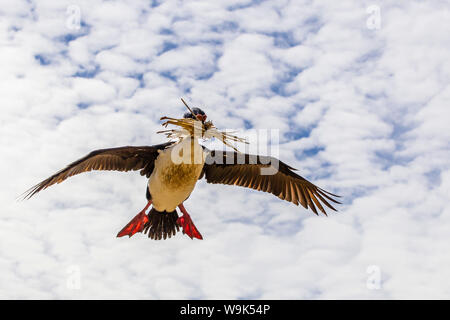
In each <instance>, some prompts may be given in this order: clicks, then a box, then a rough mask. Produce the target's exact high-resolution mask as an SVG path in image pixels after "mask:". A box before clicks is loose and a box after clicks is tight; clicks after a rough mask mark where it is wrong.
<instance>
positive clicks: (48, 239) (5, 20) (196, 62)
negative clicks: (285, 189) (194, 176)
mask: <svg viewBox="0 0 450 320" xmlns="http://www.w3.org/2000/svg"><path fill="white" fill-rule="evenodd" d="M449 34H450V9H449V3H448V2H447V1H437V0H436V1H402V2H401V3H394V2H392V1H306V0H305V1H301V0H296V1H259V0H255V1H247V0H233V1H225V0H224V1H206V0H205V1H157V0H154V1H138V0H130V1H93V0H86V1H81V0H80V1H77V0H72V1H53V0H52V1H50V0H40V1H33V0H28V1H19V0H17V1H14V3H13V4H12V3H11V2H10V1H6V0H1V1H0V48H1V49H0V147H1V150H2V151H1V158H0V159H1V160H0V161H1V166H0V179H1V180H0V181H1V183H0V188H1V189H0V203H1V204H0V208H1V210H0V298H3V299H5V298H7V299H17V298H24V299H37V298H42V299H78V298H86V299H103V298H104V299H112V298H125V299H175V298H179V299H183V298H193V299H199V298H203V299H220V298H222V299H228V298H229V299H236V298H243V299H249V298H251V299H264V298H270V299H337V298H343V299H350V298H357V299H358V298H365V299H380V298H388V299H400V298H447V299H448V298H450V285H449V281H448V280H449V279H450V255H449V252H450V211H449V208H448V204H449V200H450V162H449V158H450V152H449V150H450V148H449V147H450V145H449V144H450V143H449V141H450V130H449V129H448V127H449V125H448V123H449V119H450V109H449V107H450V106H449V101H450V60H449V48H450V46H449V42H448V39H449V38H448V35H449ZM180 97H184V98H185V99H186V100H187V101H189V102H190V103H191V105H193V106H201V107H202V108H203V109H204V110H205V111H206V112H207V114H208V116H209V118H210V119H212V120H214V123H215V125H216V126H217V127H219V128H231V129H237V130H240V132H241V133H245V132H246V131H250V130H270V129H274V130H279V134H280V137H279V142H280V144H279V146H278V147H279V154H280V157H281V159H282V160H283V161H285V162H287V163H289V164H290V165H292V166H294V167H296V168H298V169H299V173H300V174H301V175H302V176H304V177H306V178H308V179H310V180H311V181H313V182H315V183H317V184H318V185H319V186H321V187H322V188H325V189H327V190H329V191H331V192H334V193H338V194H340V195H342V197H343V198H342V199H343V204H342V205H340V206H339V212H338V213H336V214H334V213H332V214H330V215H329V216H328V217H324V216H319V217H318V216H315V215H314V214H313V213H311V212H308V211H306V210H305V209H303V208H302V207H296V206H294V205H292V204H289V203H287V202H283V201H281V200H279V199H278V198H276V197H274V196H272V195H270V194H263V193H259V192H256V191H252V190H245V189H243V188H235V187H231V186H221V185H207V184H206V182H205V181H200V182H199V183H198V185H197V188H196V190H195V192H194V193H193V194H192V195H191V197H190V199H189V200H188V201H187V202H186V203H185V205H186V208H187V210H188V211H189V212H190V213H191V215H192V216H193V219H194V221H195V223H196V225H197V227H198V228H199V230H200V231H201V233H202V234H203V236H204V240H203V241H198V240H190V239H189V238H187V237H186V236H183V235H182V234H181V233H179V234H178V235H177V236H176V237H175V238H174V239H170V240H166V241H159V242H156V241H152V240H149V239H148V238H147V237H146V236H145V235H142V234H137V235H136V236H134V237H132V238H131V239H128V238H125V237H124V238H116V237H115V236H116V234H117V232H118V231H119V230H120V229H121V228H122V227H123V226H124V225H125V224H126V223H127V222H128V221H129V220H130V219H131V218H132V217H134V215H135V214H137V212H139V211H140V210H141V209H142V207H143V206H144V205H145V203H146V199H145V186H146V181H145V179H143V178H142V177H141V176H140V175H139V174H138V173H135V172H133V173H116V172H95V173H86V174H82V175H79V176H76V177H73V178H71V179H69V180H67V181H66V182H64V183H63V184H61V185H57V186H54V187H51V188H50V189H48V190H46V191H45V192H42V193H40V194H38V195H37V196H36V197H35V198H33V199H31V200H30V201H24V202H17V201H16V198H17V197H18V196H19V195H20V194H21V193H22V192H24V191H25V190H26V189H28V188H29V187H31V186H32V185H34V184H35V183H37V182H39V181H41V180H42V179H44V178H46V177H48V176H49V175H51V174H53V173H54V172H56V171H57V170H59V169H61V168H62V167H64V166H65V165H66V164H68V163H70V162H71V161H73V160H75V159H78V158H79V157H81V156H83V155H85V154H86V153H88V152H89V151H91V150H94V149H100V148H107V147H115V146H123V145H152V144H155V143H160V142H162V141H164V140H165V139H164V137H163V136H161V135H156V134H155V132H156V131H158V130H160V129H161V126H160V123H161V122H160V121H159V118H160V117H161V116H164V115H169V116H179V115H180V114H181V113H183V112H184V111H185V109H184V107H183V105H182V104H181V103H180V100H179V99H180Z"/></svg>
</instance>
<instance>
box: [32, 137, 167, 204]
mask: <svg viewBox="0 0 450 320" xmlns="http://www.w3.org/2000/svg"><path fill="white" fill-rule="evenodd" d="M172 143H173V142H167V143H163V144H159V145H155V146H151V147H147V146H144V147H119V148H110V149H101V150H95V151H92V152H91V153H89V154H88V155H87V156H85V157H83V158H81V159H79V160H77V161H75V162H73V163H71V164H69V165H68V166H67V167H66V168H64V169H62V170H61V171H59V172H57V173H55V174H54V175H52V176H51V177H49V178H48V179H45V180H44V181H42V182H40V183H38V184H37V185H35V186H34V187H32V188H31V189H29V190H28V191H26V192H25V194H24V199H29V198H31V197H32V196H33V195H35V194H36V193H38V192H39V191H41V190H44V189H46V188H48V187H50V186H51V185H53V184H55V183H61V182H63V181H64V180H66V179H67V178H69V177H72V176H74V175H77V174H79V173H82V172H87V171H91V170H116V171H130V170H141V172H140V173H141V175H142V176H143V175H145V176H147V177H150V175H151V173H152V171H153V168H154V161H155V159H156V158H157V157H158V150H163V149H165V148H166V147H168V146H170V145H171V144H172Z"/></svg>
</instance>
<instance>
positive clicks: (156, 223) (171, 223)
mask: <svg viewBox="0 0 450 320" xmlns="http://www.w3.org/2000/svg"><path fill="white" fill-rule="evenodd" d="M177 219H178V213H177V211H176V210H175V211H172V212H166V211H164V212H160V211H157V210H155V208H152V209H151V210H150V212H149V214H148V222H147V223H146V224H145V225H144V230H143V231H142V232H143V233H144V234H145V233H148V237H149V238H150V239H153V240H162V239H164V240H166V239H167V238H170V237H172V236H174V235H175V234H176V233H177V232H178V231H180V227H179V226H178V224H177Z"/></svg>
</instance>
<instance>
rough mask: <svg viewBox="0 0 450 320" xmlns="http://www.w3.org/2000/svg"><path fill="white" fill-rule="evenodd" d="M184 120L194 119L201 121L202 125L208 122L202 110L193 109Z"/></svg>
mask: <svg viewBox="0 0 450 320" xmlns="http://www.w3.org/2000/svg"><path fill="white" fill-rule="evenodd" d="M183 118H185V119H194V120H198V121H201V122H202V123H205V121H206V118H207V117H206V114H205V112H204V111H203V110H202V109H200V108H192V112H186V113H185V114H184V115H183Z"/></svg>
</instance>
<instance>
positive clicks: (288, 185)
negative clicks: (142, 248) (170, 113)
mask: <svg viewBox="0 0 450 320" xmlns="http://www.w3.org/2000/svg"><path fill="white" fill-rule="evenodd" d="M181 100H182V101H183V103H184V104H185V106H186V107H187V108H188V110H189V112H187V113H185V114H184V115H183V118H181V119H176V118H168V117H163V118H161V119H162V120H167V121H166V122H165V123H164V124H163V125H164V126H166V127H167V126H168V125H175V126H178V127H179V128H180V129H169V130H163V131H160V132H158V133H165V134H166V135H167V137H168V138H169V139H170V140H169V141H168V142H166V143H163V144H158V145H153V146H141V147H136V146H126V147H118V148H109V149H100V150H95V151H92V152H91V153H89V154H88V155H86V156H85V157H83V158H81V159H79V160H76V161H75V162H73V163H71V164H69V165H68V166H67V167H65V168H64V169H62V170H60V171H58V172H57V173H55V174H54V175H52V176H51V177H49V178H47V179H45V180H44V181H42V182H40V183H38V184H37V185H35V186H33V187H32V188H30V189H29V190H27V191H26V192H25V194H24V198H25V199H29V198H31V197H32V196H34V195H35V194H36V193H38V192H40V191H42V190H44V189H46V188H48V187H50V186H51V185H54V184H57V183H61V182H63V181H64V180H66V179H67V178H69V177H72V176H74V175H77V174H80V173H82V172H88V171H91V170H115V171H132V170H134V171H136V170H139V171H140V174H141V175H142V176H145V177H146V178H147V179H148V182H147V189H146V199H147V204H146V205H145V207H144V208H143V209H142V210H141V211H140V212H139V213H138V214H137V215H136V216H135V217H134V218H133V219H132V220H131V221H130V222H129V223H128V224H127V225H126V226H125V227H124V228H123V229H122V230H121V231H120V232H119V233H118V234H117V237H122V236H125V235H128V236H129V237H131V236H133V235H134V234H135V233H137V232H143V233H144V234H145V233H147V234H148V237H149V238H151V239H155V240H161V239H167V238H171V237H172V236H174V235H175V234H176V233H177V232H178V231H179V230H180V228H181V229H182V232H183V233H184V234H186V235H187V236H189V237H190V238H191V239H193V238H197V239H203V237H202V235H201V233H200V232H199V231H198V229H197V227H196V226H195V224H194V222H193V221H192V218H191V217H190V215H189V213H188V212H187V210H186V208H185V207H184V202H185V201H186V200H187V199H188V198H189V196H190V194H191V193H192V191H193V190H194V187H195V185H196V183H197V181H198V180H200V179H202V178H205V179H206V182H208V183H211V184H217V183H219V184H225V185H235V186H241V187H246V188H251V189H255V190H258V191H264V192H268V193H272V194H273V195H275V196H277V197H279V198H280V199H282V200H286V201H289V202H291V203H293V204H295V205H297V206H298V205H299V204H301V205H302V206H303V207H304V208H305V209H308V208H309V209H311V210H312V211H313V212H314V213H315V214H318V210H320V211H321V212H322V213H324V214H325V215H326V211H325V208H324V206H326V207H328V208H330V209H332V210H334V211H336V209H335V208H334V207H333V206H332V205H331V204H330V202H333V203H340V202H339V201H337V200H336V199H335V198H336V197H339V196H337V195H335V194H333V193H330V192H328V191H325V190H324V189H321V188H319V187H318V186H316V185H314V184H313V183H311V182H309V181H308V180H306V179H305V178H303V177H301V176H300V175H298V174H297V173H295V172H294V171H295V170H296V169H294V168H293V167H291V166H289V165H287V164H285V163H284V162H282V161H280V160H278V159H276V158H274V157H270V156H260V155H251V154H246V153H241V152H239V151H237V150H236V149H235V148H234V147H233V146H232V145H231V144H230V142H231V141H237V142H246V141H245V140H244V139H242V138H239V137H236V136H234V135H231V134H228V133H224V132H221V131H219V130H217V129H216V127H215V126H214V125H213V124H212V122H211V121H206V119H207V116H206V114H205V112H204V111H203V110H201V109H200V108H193V109H191V108H190V107H189V106H188V105H187V104H186V102H185V101H184V100H183V99H181ZM211 138H217V139H219V140H220V141H222V142H223V143H224V144H225V145H227V146H230V147H232V148H234V149H235V150H236V151H219V150H209V149H207V148H206V147H204V146H202V145H201V144H200V143H199V141H198V140H199V139H204V140H207V139H211ZM150 206H152V208H151V209H150V211H149V213H148V214H147V213H146V211H147V209H148V208H149V207H150ZM177 208H178V209H180V211H181V213H182V215H181V216H178V213H177Z"/></svg>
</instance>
